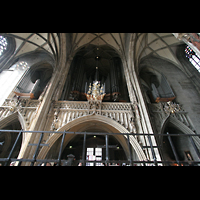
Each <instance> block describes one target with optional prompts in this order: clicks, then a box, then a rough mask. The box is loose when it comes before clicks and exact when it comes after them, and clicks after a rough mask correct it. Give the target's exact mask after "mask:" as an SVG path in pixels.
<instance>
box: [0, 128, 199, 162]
mask: <svg viewBox="0 0 200 200" xmlns="http://www.w3.org/2000/svg"><path fill="white" fill-rule="evenodd" d="M8 132H9V133H10V134H16V137H15V138H16V140H15V141H14V142H13V145H12V148H11V150H10V151H9V152H8V153H7V155H8V156H7V157H5V158H2V157H0V164H1V166H2V165H4V166H9V165H10V166H13V165H15V166H21V165H24V164H28V165H30V166H44V165H47V166H53V165H55V166H66V165H68V166H85V165H86V163H98V164H101V165H102V166H113V163H115V166H116V165H118V166H165V165H167V166H168V165H169V166H190V165H192V166H193V165H195V166H199V165H200V152H199V150H198V148H197V147H196V145H195V142H194V140H193V137H199V136H200V134H196V135H193V134H187V135H186V134H174V133H173V134H169V133H166V134H145V133H142V134H139V133H96V132H95V133H92V132H65V131H64V132H60V131H59V132H57V131H24V130H0V135H1V134H6V133H8ZM29 133H32V134H40V138H39V140H38V142H37V143H35V144H30V143H29V146H35V150H34V153H33V155H32V156H31V158H16V157H13V152H14V151H15V149H16V146H17V145H16V144H17V143H18V141H19V139H20V138H21V136H22V135H24V134H29ZM44 134H60V136H61V138H62V140H61V142H60V144H58V148H59V151H58V155H57V156H58V157H57V158H55V159H48V158H44V159H40V158H38V155H39V151H40V149H41V147H42V146H47V147H48V146H49V144H48V142H47V143H44V144H43V142H42V141H43V140H42V139H43V136H44ZM67 134H76V135H84V139H83V145H82V147H83V148H82V159H80V160H76V158H75V157H74V155H71V154H70V155H66V156H65V157H66V159H61V155H62V150H63V145H64V141H65V136H67ZM89 135H96V136H98V135H103V136H105V148H106V155H105V156H104V157H103V158H102V160H92V161H90V160H87V158H86V155H85V150H86V140H87V136H89ZM116 135H123V136H126V138H127V139H126V142H127V145H128V147H129V148H128V149H129V157H128V158H127V159H126V160H110V159H109V158H110V156H109V148H110V147H109V140H108V137H109V136H116ZM132 135H133V136H134V137H135V136H141V135H144V136H147V138H148V140H149V146H141V147H142V149H143V150H144V149H147V148H148V149H150V152H151V154H152V158H153V159H152V160H134V159H133V156H132V153H133V151H132V150H131V144H130V140H129V137H130V136H132ZM158 135H162V136H163V138H166V139H167V140H165V142H167V141H168V143H169V148H170V149H168V150H167V152H169V151H171V152H172V154H173V156H174V159H169V158H168V157H167V159H166V158H165V157H163V156H162V159H161V160H160V159H158V158H157V157H156V154H155V151H154V150H155V148H158V149H159V152H160V153H161V152H162V148H163V147H161V146H153V144H152V138H153V137H157V136H158ZM173 137H179V138H180V139H181V140H183V139H188V141H189V143H190V151H188V150H187V151H186V152H183V153H184V154H185V158H184V159H181V158H180V157H179V153H180V152H179V153H178V152H177V148H178V147H176V146H175V144H174V141H173ZM0 145H4V143H3V142H0ZM112 148H113V147H112ZM116 148H117V146H116ZM179 151H180V149H179ZM182 151H183V150H182ZM22 163H23V164H22Z"/></svg>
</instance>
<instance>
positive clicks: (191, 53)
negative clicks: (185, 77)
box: [185, 46, 200, 72]
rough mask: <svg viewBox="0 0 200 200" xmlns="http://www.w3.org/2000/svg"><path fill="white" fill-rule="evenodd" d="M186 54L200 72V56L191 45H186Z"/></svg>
mask: <svg viewBox="0 0 200 200" xmlns="http://www.w3.org/2000/svg"><path fill="white" fill-rule="evenodd" d="M185 56H186V57H187V58H188V60H189V61H190V63H192V65H193V66H194V67H195V68H196V69H197V70H198V72H200V58H199V57H198V56H197V55H196V53H195V52H194V51H193V50H192V48H191V47H189V46H186V48H185Z"/></svg>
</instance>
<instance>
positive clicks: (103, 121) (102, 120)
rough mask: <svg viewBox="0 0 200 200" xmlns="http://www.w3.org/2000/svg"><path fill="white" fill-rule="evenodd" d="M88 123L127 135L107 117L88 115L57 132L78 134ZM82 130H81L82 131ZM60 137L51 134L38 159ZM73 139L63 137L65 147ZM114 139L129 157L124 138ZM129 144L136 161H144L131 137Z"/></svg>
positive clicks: (71, 137)
mask: <svg viewBox="0 0 200 200" xmlns="http://www.w3.org/2000/svg"><path fill="white" fill-rule="evenodd" d="M88 123H96V124H100V125H103V126H105V127H106V129H105V130H107V132H108V133H129V131H128V130H127V129H126V128H124V127H123V126H122V125H121V124H119V123H117V122H116V121H114V120H112V119H110V118H108V117H104V116H100V115H90V116H83V117H80V118H78V119H75V120H73V121H71V122H69V123H67V124H65V125H64V126H63V127H61V128H60V129H58V130H57V131H65V130H66V131H70V132H71V131H72V132H78V131H79V130H81V128H82V127H83V126H84V125H87V124H88ZM82 130H83V129H82ZM60 137H61V134H53V135H52V136H51V137H50V138H49V140H47V142H46V143H48V144H49V147H43V148H42V149H41V151H40V153H39V155H38V157H39V158H41V159H43V158H45V156H46V155H47V153H48V152H49V150H50V149H51V147H52V146H53V144H54V143H55V142H56V141H57V140H58V139H59V138H60ZM73 137H75V135H74V134H68V135H66V136H65V145H64V146H66V145H67V143H68V142H70V140H71V139H73ZM115 137H116V139H117V140H118V141H119V142H120V144H121V146H122V147H123V149H124V151H125V153H126V155H127V156H129V153H128V145H127V143H126V139H125V138H126V136H122V135H119V136H115ZM129 138H130V143H131V146H132V148H133V150H134V151H135V153H136V155H137V159H138V160H140V161H142V160H146V159H147V158H146V156H145V154H144V152H143V150H142V148H141V146H140V145H139V143H138V142H137V140H136V139H135V138H134V137H133V136H130V137H129Z"/></svg>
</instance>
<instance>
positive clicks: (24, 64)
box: [9, 61, 28, 70]
mask: <svg viewBox="0 0 200 200" xmlns="http://www.w3.org/2000/svg"><path fill="white" fill-rule="evenodd" d="M27 68H28V63H27V62H24V61H20V62H18V63H16V64H14V65H13V66H11V67H10V68H9V70H15V69H20V70H25V69H27Z"/></svg>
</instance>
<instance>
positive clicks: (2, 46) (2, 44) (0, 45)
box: [0, 36, 8, 56]
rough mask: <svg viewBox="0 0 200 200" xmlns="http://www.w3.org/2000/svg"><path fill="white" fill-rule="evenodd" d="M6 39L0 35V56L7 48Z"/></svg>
mask: <svg viewBox="0 0 200 200" xmlns="http://www.w3.org/2000/svg"><path fill="white" fill-rule="evenodd" d="M7 44H8V43H7V40H6V38H5V37H3V36H0V56H1V55H2V54H3V52H4V51H5V50H6V49H7Z"/></svg>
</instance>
